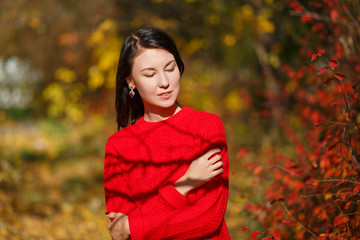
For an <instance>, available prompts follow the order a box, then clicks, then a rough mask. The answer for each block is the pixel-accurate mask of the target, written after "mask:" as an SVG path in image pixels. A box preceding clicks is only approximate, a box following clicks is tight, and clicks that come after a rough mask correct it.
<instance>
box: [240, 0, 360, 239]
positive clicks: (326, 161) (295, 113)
mask: <svg viewBox="0 0 360 240" xmlns="http://www.w3.org/2000/svg"><path fill="white" fill-rule="evenodd" d="M288 4H289V7H290V12H291V13H292V14H293V15H294V18H296V17H298V18H299V24H301V25H302V26H305V27H307V29H308V32H306V33H305V34H304V35H303V36H302V39H300V44H301V46H302V47H301V48H300V50H299V53H300V56H301V57H299V58H300V59H303V60H302V62H301V63H300V64H293V65H291V64H288V63H283V66H282V69H283V72H284V74H285V76H286V81H285V82H279V83H278V84H279V85H280V86H281V89H282V92H281V94H278V95H277V96H276V97H277V98H279V99H281V101H283V102H286V103H289V104H291V108H289V109H288V113H287V117H286V118H285V120H283V121H282V122H281V126H282V133H283V136H284V139H285V141H286V142H288V144H289V145H290V147H291V148H292V149H293V151H292V152H293V153H292V154H286V155H285V154H283V153H282V150H281V149H279V148H278V149H270V150H269V151H267V152H266V153H265V156H266V158H267V163H266V164H261V165H259V164H255V163H245V166H247V167H248V169H250V170H251V171H252V172H253V175H254V176H255V180H254V181H255V183H256V182H258V181H260V182H262V181H265V180H269V181H271V184H269V185H268V186H267V187H265V189H264V195H265V201H264V202H262V203H259V204H253V203H251V204H248V205H247V207H246V208H247V211H248V212H249V213H250V214H251V215H252V216H254V217H255V218H256V219H257V221H258V222H259V223H260V224H261V225H263V226H265V227H268V228H269V229H270V230H271V229H273V230H272V231H273V232H272V233H269V232H264V233H262V232H260V231H258V230H256V229H252V230H251V229H249V230H248V227H245V228H243V229H242V230H243V231H252V233H251V236H250V239H255V238H256V239H280V238H281V239H360V176H359V174H360V141H359V140H360V100H359V93H360V78H359V76H360V58H359V56H360V55H359V50H360V49H359V48H360V44H359V35H360V25H359V22H360V16H359V15H357V14H359V10H360V5H359V2H358V1H337V0H321V1H319V0H318V1H307V4H306V5H303V4H301V3H300V1H294V0H290V1H288ZM265 173H266V174H265ZM275 229H276V232H275V234H274V230H275ZM277 231H278V232H277ZM278 233H280V234H279V235H278ZM258 236H260V237H258Z"/></svg>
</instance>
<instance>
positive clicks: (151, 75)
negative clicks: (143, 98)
mask: <svg viewBox="0 0 360 240" xmlns="http://www.w3.org/2000/svg"><path fill="white" fill-rule="evenodd" d="M154 75H155V73H153V74H144V76H145V77H147V78H151V77H153V76H154Z"/></svg>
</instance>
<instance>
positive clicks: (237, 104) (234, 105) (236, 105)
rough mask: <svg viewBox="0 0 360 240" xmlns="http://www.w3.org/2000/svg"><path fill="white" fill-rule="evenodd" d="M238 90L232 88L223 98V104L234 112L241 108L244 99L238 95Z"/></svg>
mask: <svg viewBox="0 0 360 240" xmlns="http://www.w3.org/2000/svg"><path fill="white" fill-rule="evenodd" d="M238 91H239V90H232V91H231V92H230V93H229V94H228V95H227V96H226V98H225V106H226V108H227V109H229V110H230V111H232V112H234V113H236V112H238V111H240V110H241V109H242V108H243V105H244V100H243V99H242V98H241V97H240V94H239V92H238Z"/></svg>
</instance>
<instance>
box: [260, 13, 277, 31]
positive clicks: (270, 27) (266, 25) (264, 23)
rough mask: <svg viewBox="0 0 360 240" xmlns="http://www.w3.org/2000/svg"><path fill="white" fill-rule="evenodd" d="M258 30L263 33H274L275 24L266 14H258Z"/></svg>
mask: <svg viewBox="0 0 360 240" xmlns="http://www.w3.org/2000/svg"><path fill="white" fill-rule="evenodd" d="M258 31H259V32H262V33H274V31H275V26H274V24H273V23H272V22H270V21H269V20H268V19H267V18H265V17H264V16H258Z"/></svg>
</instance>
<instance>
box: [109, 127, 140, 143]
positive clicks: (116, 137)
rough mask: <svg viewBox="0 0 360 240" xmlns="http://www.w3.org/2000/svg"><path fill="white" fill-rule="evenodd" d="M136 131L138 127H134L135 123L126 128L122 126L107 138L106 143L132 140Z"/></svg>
mask: <svg viewBox="0 0 360 240" xmlns="http://www.w3.org/2000/svg"><path fill="white" fill-rule="evenodd" d="M135 131H136V128H135V127H134V125H129V126H127V127H125V128H122V129H120V130H118V131H117V132H115V133H113V134H112V135H111V136H110V137H109V138H108V140H107V143H106V145H114V144H115V143H116V144H117V145H118V144H123V143H126V142H129V141H131V139H132V138H133V136H135V134H136V133H135Z"/></svg>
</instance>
